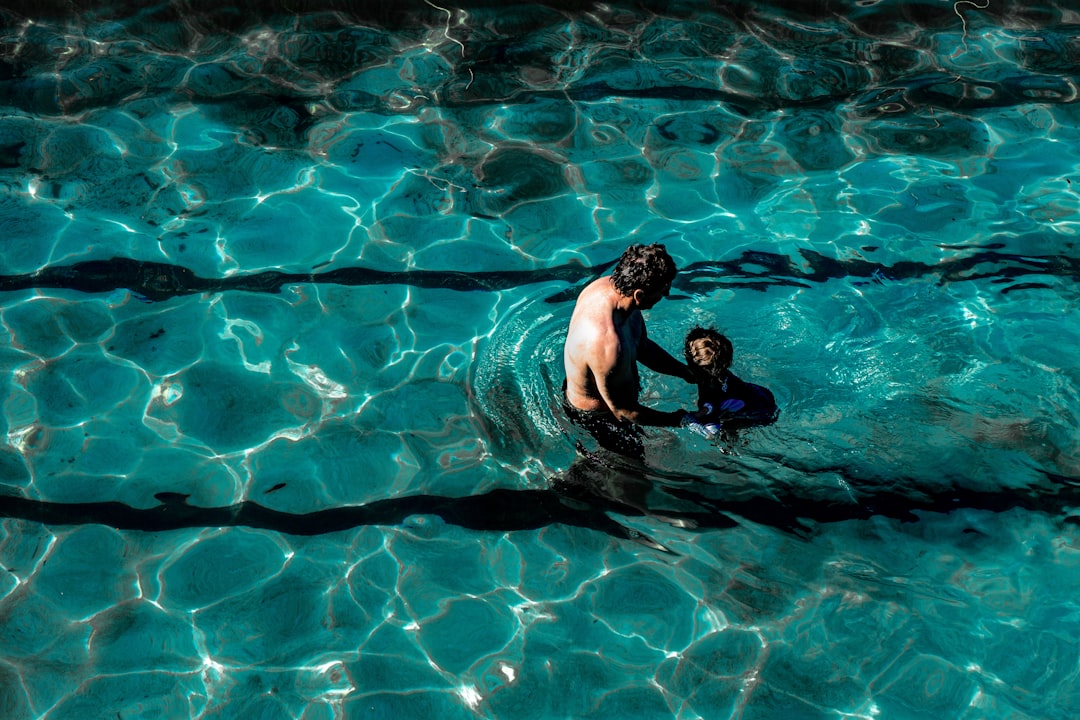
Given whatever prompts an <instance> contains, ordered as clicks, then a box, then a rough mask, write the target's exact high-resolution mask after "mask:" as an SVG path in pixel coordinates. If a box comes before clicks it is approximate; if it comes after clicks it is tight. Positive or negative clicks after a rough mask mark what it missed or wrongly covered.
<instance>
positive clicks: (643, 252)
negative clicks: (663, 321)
mask: <svg viewBox="0 0 1080 720" xmlns="http://www.w3.org/2000/svg"><path fill="white" fill-rule="evenodd" d="M677 272H678V270H677V269H676V267H675V261H674V260H672V259H671V256H670V255H668V253H667V250H666V249H665V248H664V246H663V245H660V244H657V243H654V244H652V245H631V246H630V247H628V248H626V251H625V252H623V254H622V257H621V258H619V262H618V263H617V264H616V265H615V270H614V271H613V272H612V273H611V283H612V285H614V286H615V290H616V291H618V293H619V294H620V295H624V296H625V297H632V298H634V299H635V301H637V303H638V305H640V306H641V307H642V308H643V309H648V308H650V307H652V306H653V305H655V304H656V303H658V302H659V301H660V300H661V298H663V297H664V296H665V295H667V293H668V290H670V289H671V281H672V280H674V279H675V274H676V273H677Z"/></svg>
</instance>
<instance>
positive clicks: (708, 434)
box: [679, 413, 720, 440]
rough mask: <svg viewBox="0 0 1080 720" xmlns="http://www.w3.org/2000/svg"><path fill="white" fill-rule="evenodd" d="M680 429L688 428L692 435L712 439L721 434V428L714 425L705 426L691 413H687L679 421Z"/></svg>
mask: <svg viewBox="0 0 1080 720" xmlns="http://www.w3.org/2000/svg"><path fill="white" fill-rule="evenodd" d="M679 427H681V428H686V429H687V430H689V431H690V432H692V433H697V434H698V435H701V436H702V437H704V438H708V439H710V440H711V439H712V438H714V437H716V435H717V434H718V433H719V432H720V426H719V425H716V424H714V423H708V424H703V423H702V422H701V421H700V420H698V419H697V418H696V417H694V415H692V414H691V413H685V414H684V415H683V416H682V420H680V421H679Z"/></svg>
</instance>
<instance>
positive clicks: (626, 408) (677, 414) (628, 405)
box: [590, 348, 686, 427]
mask: <svg viewBox="0 0 1080 720" xmlns="http://www.w3.org/2000/svg"><path fill="white" fill-rule="evenodd" d="M615 360H616V353H615V350H614V349H613V348H608V349H606V350H605V351H603V352H600V353H598V354H597V356H596V357H594V358H593V362H592V363H590V370H592V372H593V377H594V378H596V389H597V391H598V392H599V393H600V397H601V398H603V400H604V403H605V404H606V405H607V406H608V407H609V408H611V411H612V413H613V414H614V415H615V418H616V419H618V420H621V421H623V422H631V423H634V424H636V425H650V426H654V427H677V426H678V425H679V423H680V422H682V419H683V417H684V416H685V415H686V411H685V410H681V409H680V410H676V411H674V412H664V411H662V410H655V409H653V408H650V407H645V406H644V405H642V404H641V403H640V402H638V400H637V387H636V381H634V380H631V379H628V378H626V377H623V375H625V373H623V372H620V371H619V370H618V367H617V364H616V362H615ZM631 383H633V384H634V387H633V388H632V389H631V388H630V387H629V384H631Z"/></svg>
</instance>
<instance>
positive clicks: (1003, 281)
mask: <svg viewBox="0 0 1080 720" xmlns="http://www.w3.org/2000/svg"><path fill="white" fill-rule="evenodd" d="M799 255H800V257H799V259H794V258H791V257H789V256H787V255H779V254H776V253H769V252H759V251H752V250H746V251H743V253H742V254H741V255H739V257H737V258H734V259H730V260H720V261H703V262H696V263H691V264H690V265H688V266H686V267H684V268H683V269H682V271H681V272H680V273H679V276H678V277H677V278H676V280H675V284H674V285H675V288H676V289H678V290H681V291H683V292H686V293H701V292H707V291H709V290H712V289H717V288H750V289H758V290H764V289H767V288H769V287H791V286H795V287H809V286H810V285H811V284H814V283H823V282H826V281H828V280H836V279H845V278H847V279H853V280H855V281H856V282H857V283H860V282H866V283H880V284H887V283H890V282H897V281H903V280H912V279H919V278H926V277H931V278H933V277H936V278H937V279H938V281H939V282H940V283H943V284H945V283H952V282H961V281H971V280H989V281H991V282H994V283H996V284H1000V285H1002V287H1001V288H1000V291H1001V292H1002V293H1008V292H1011V291H1015V290H1031V289H1046V288H1049V287H1050V286H1049V285H1047V284H1046V283H1041V282H1037V281H1030V280H1029V281H1027V282H1022V283H1017V284H1012V285H1010V284H1008V283H1012V282H1013V281H1015V280H1018V279H1021V278H1030V277H1032V276H1046V277H1057V278H1066V279H1069V280H1072V281H1073V282H1077V281H1078V280H1080V258H1077V257H1071V256H1067V255H1018V254H1015V253H1005V252H999V251H998V249H997V248H995V247H986V248H982V249H977V250H976V251H975V252H972V253H971V254H969V255H964V256H961V257H956V258H951V259H947V260H942V261H941V262H938V263H933V264H928V263H922V262H914V261H901V262H897V263H895V264H893V265H885V264H882V263H876V262H870V261H867V260H861V259H846V260H837V259H835V258H831V257H828V256H825V255H822V254H821V253H817V252H814V251H811V250H800V251H799ZM613 264H614V261H611V262H607V263H602V264H599V265H593V266H585V265H579V264H567V265H559V266H557V267H553V268H540V269H537V270H507V271H478V272H465V271H455V270H409V271H399V272H392V271H384V270H372V269H368V268H340V269H336V270H327V271H325V272H311V273H286V272H278V271H265V272H259V273H252V274H248V275H235V276H231V277H226V278H205V277H201V276H199V275H196V274H195V273H194V272H193V271H191V270H189V269H188V268H186V267H183V266H181V265H171V264H168V263H160V262H148V261H140V260H133V259H131V258H113V259H111V260H89V261H85V262H78V263H74V264H72V265H62V266H56V267H47V268H44V269H42V270H40V271H38V272H35V273H28V274H24V275H0V292H15V291H19V290H29V289H66V290H77V291H79V292H85V293H110V292H113V291H116V290H120V289H126V290H130V291H131V292H133V293H135V294H136V295H137V296H139V297H140V298H142V299H144V300H146V301H150V302H156V301H162V300H168V299H170V298H174V297H179V296H183V295H192V294H197V293H222V292H236V291H240V292H258V293H276V292H279V291H280V290H281V289H282V288H283V287H286V286H289V285H297V284H308V283H316V284H332V285H343V286H352V287H358V286H367V285H407V286H411V287H418V288H427V289H436V288H437V289H445V290H455V291H459V292H492V291H500V290H510V289H514V288H519V287H524V286H528V285H533V284H538V283H547V282H565V283H569V284H571V285H575V286H576V285H578V284H580V283H582V282H583V281H587V280H591V279H592V278H595V277H598V276H599V275H601V274H602V273H603V272H604V271H605V270H607V269H608V268H610V267H611V266H612V265H613ZM577 289H578V288H577V287H572V288H569V289H568V290H566V291H562V292H559V293H556V294H554V295H552V296H550V297H548V298H547V302H564V301H568V300H571V299H573V298H574V297H575V296H576V294H577Z"/></svg>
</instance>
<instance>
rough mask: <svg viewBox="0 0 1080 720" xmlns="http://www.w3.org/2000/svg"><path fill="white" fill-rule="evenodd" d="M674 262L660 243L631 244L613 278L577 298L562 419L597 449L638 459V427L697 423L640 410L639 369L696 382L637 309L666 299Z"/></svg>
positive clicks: (679, 413) (682, 413)
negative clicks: (649, 329)
mask: <svg viewBox="0 0 1080 720" xmlns="http://www.w3.org/2000/svg"><path fill="white" fill-rule="evenodd" d="M676 272H677V270H676V268H675V261H674V260H672V259H671V256H670V255H668V253H667V250H666V249H665V248H664V246H663V245H659V244H653V245H631V246H630V247H629V248H627V249H626V252H624V253H623V254H622V257H621V258H619V262H618V264H616V266H615V270H614V271H613V272H612V274H611V275H609V276H605V277H602V278H600V279H598V280H594V281H593V282H591V283H590V284H589V285H588V286H587V287H586V288H585V289H584V290H582V291H581V294H580V295H579V296H578V300H577V305H575V306H574V314H573V315H572V316H571V318H570V328H569V330H568V331H567V335H566V345H565V346H564V347H563V363H564V364H565V366H566V386H565V389H566V397H565V402H564V404H563V406H564V408H565V410H566V414H567V415H568V416H569V418H570V419H571V420H572V421H573V422H574V423H576V424H578V425H580V426H581V427H583V428H585V429H586V430H588V431H589V433H590V434H591V435H592V436H593V437H595V438H596V440H597V442H599V443H600V446H601V447H603V448H606V449H608V450H611V451H613V452H616V453H619V454H621V455H626V456H629V457H633V458H637V459H642V458H643V457H644V446H643V445H642V442H641V435H642V431H641V427H640V426H642V425H654V426H661V427H673V426H678V425H680V424H684V423H687V422H694V418H693V417H692V416H690V415H689V414H688V413H687V412H686V410H681V409H680V410H675V411H672V412H663V411H661V410H655V409H653V408H648V407H645V406H644V405H642V404H641V403H640V402H639V400H638V397H639V395H640V393H641V381H640V378H639V376H638V367H637V364H638V363H641V364H642V365H644V366H645V367H647V368H649V369H650V370H653V371H655V372H658V373H663V374H665V375H672V376H674V377H679V378H682V379H683V380H685V381H686V382H688V383H693V382H694V377H693V375H692V374H691V372H690V368H689V367H687V366H686V365H684V364H683V363H681V362H679V361H678V360H676V359H675V358H674V357H672V356H671V355H670V354H668V353H667V351H665V350H664V349H663V348H661V347H660V346H659V345H657V344H656V343H655V342H653V341H652V340H650V339H649V337H648V334H647V333H646V331H645V320H644V318H643V317H642V315H641V311H642V310H648V309H650V308H652V307H653V306H654V305H656V304H657V303H658V302H660V301H661V300H662V299H664V298H665V297H667V295H668V293H669V292H670V290H671V282H672V280H674V279H675V273H676Z"/></svg>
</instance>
